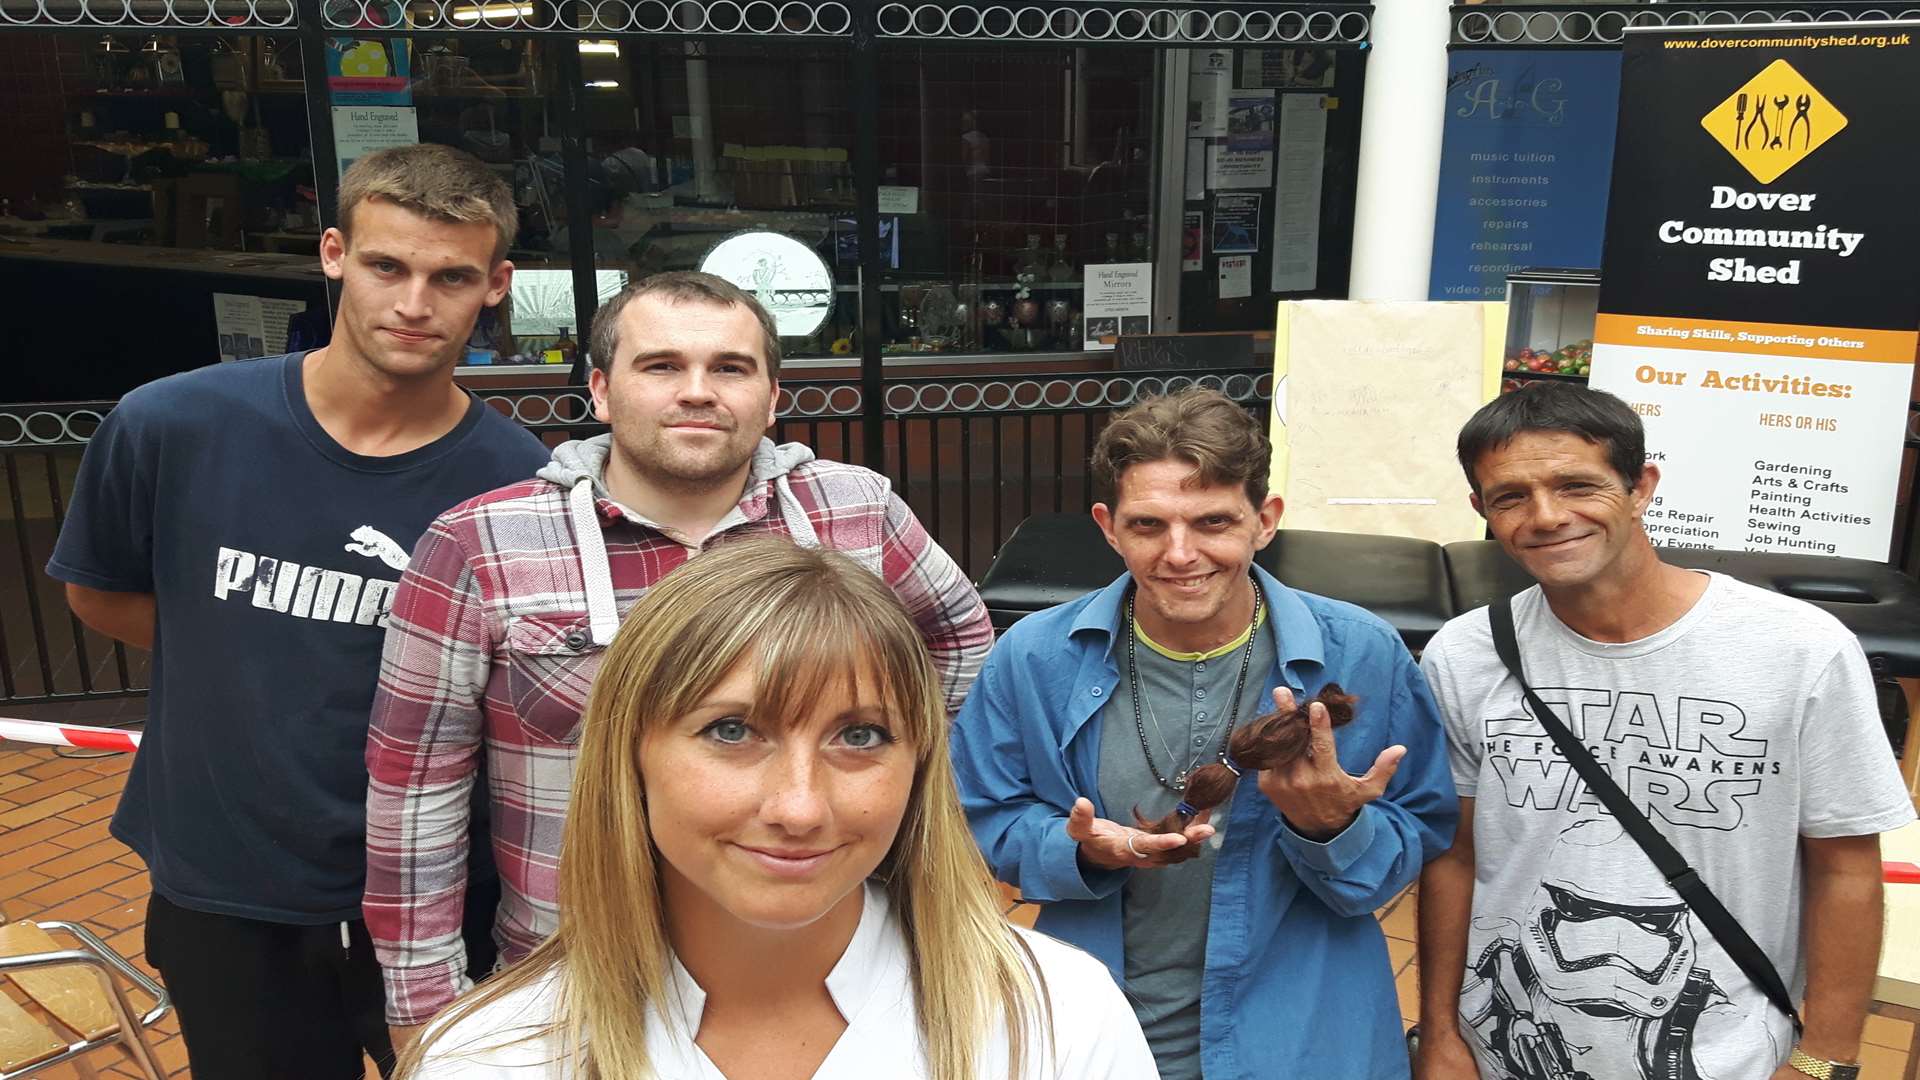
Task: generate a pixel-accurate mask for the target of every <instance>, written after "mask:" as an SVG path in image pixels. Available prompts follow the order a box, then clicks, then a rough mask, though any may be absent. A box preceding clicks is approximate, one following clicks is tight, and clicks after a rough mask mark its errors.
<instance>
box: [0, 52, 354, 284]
mask: <svg viewBox="0 0 1920 1080" xmlns="http://www.w3.org/2000/svg"><path fill="white" fill-rule="evenodd" d="M0 43H3V44H4V48H5V50H6V54H5V55H6V57H7V59H8V60H9V61H11V63H10V65H9V66H12V67H14V70H15V72H16V74H15V75H14V77H13V79H12V80H10V82H9V84H8V85H7V87H6V91H7V92H6V93H5V95H4V100H0V117H4V119H0V125H4V129H5V134H6V135H7V136H8V138H7V139H6V142H7V145H8V146H9V149H10V150H13V151H18V152H15V153H9V154H8V155H6V161H5V162H4V163H0V199H4V200H5V205H4V207H0V209H4V210H5V211H6V212H5V214H4V216H3V219H0V232H6V233H10V234H13V235H19V236H37V237H48V238H53V239H60V240H72V241H84V242H90V243H112V244H133V245H158V246H162V247H178V248H191V249H215V250H222V251H252V252H273V251H277V250H281V249H282V247H283V245H284V246H286V247H292V248H295V249H298V248H300V247H302V246H304V247H305V248H307V249H308V250H309V251H310V250H311V248H312V246H313V243H314V237H316V236H317V230H316V229H315V223H316V222H317V220H318V218H317V214H316V213H315V203H314V190H313V171H312V166H311V164H310V156H309V154H308V131H307V117H306V104H305V98H304V96H303V90H302V82H301V72H300V63H299V61H300V53H299V49H298V48H297V46H296V44H295V43H294V41H293V40H292V38H290V37H288V38H272V37H261V36H234V37H222V36H212V37H208V36H199V37H194V36H185V35H182V36H173V35H168V34H151V35H141V34H127V33H121V32H113V33H105V34H102V35H100V36H97V37H95V36H87V35H79V34H51V33H44V34H43V33H12V34H8V35H7V36H6V38H5V39H0Z"/></svg>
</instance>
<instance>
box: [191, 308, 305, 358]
mask: <svg viewBox="0 0 1920 1080" xmlns="http://www.w3.org/2000/svg"><path fill="white" fill-rule="evenodd" d="M306 310H307V302H306V301H305V300H284V299H281V298H279V297H274V296H244V295H241V294H239V293H214V294H213V325H214V332H215V333H217V334H218V335H219V337H220V359H221V361H223V362H227V361H233V360H252V359H254V358H256V357H261V356H279V355H280V354H282V353H284V352H286V351H287V322H288V320H290V319H292V318H293V317H294V316H295V315H299V314H301V313H302V312H304V311H306Z"/></svg>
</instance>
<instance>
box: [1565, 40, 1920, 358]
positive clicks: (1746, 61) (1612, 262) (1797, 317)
mask: <svg viewBox="0 0 1920 1080" xmlns="http://www.w3.org/2000/svg"><path fill="white" fill-rule="evenodd" d="M1916 39H1920V24H1916V23H1891V22H1876V23H1849V24H1825V25H1819V26H1786V25H1777V26H1768V27H1761V28H1754V29H1742V30H1727V29H1725V28H1713V29H1711V30H1698V31H1674V30H1667V31H1659V32H1645V33H1642V32H1633V33H1630V34H1629V35H1628V38H1627V43H1626V47H1625V56H1624V68H1623V77H1622V93H1621V98H1620V123H1619V136H1618V140H1617V143H1616V149H1615V151H1614V159H1613V187H1612V193H1611V197H1610V202H1609V206H1608V212H1607V230H1606V247H1605V254H1604V256H1603V260H1602V266H1603V271H1602V279H1601V292H1600V310H1601V311H1602V312H1603V313H1611V314H1615V315H1631V316H1652V317H1659V316H1671V317H1682V318H1695V319H1700V318H1704V319H1720V320H1734V321H1740V322H1749V323H1772V324H1779V323H1789V324H1799V325H1803V326H1824V327H1850V328H1859V329H1864V330H1913V329H1914V328H1915V327H1916V326H1920V284H1917V283H1920V273H1916V270H1915V268H1914V265H1913V263H1914V260H1915V259H1916V258H1920V181H1917V180H1916V177H1920V51H1916V50H1920V43H1917V41H1916Z"/></svg>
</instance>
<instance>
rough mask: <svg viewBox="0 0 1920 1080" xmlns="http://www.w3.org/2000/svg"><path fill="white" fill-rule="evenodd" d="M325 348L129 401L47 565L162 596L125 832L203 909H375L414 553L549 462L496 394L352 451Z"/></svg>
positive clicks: (171, 891)
mask: <svg viewBox="0 0 1920 1080" xmlns="http://www.w3.org/2000/svg"><path fill="white" fill-rule="evenodd" d="M304 359H305V354H295V355H291V356H281V357H271V358H267V359H262V360H254V361H248V362H245V363H237V364H220V365H216V366H213V367H206V368H201V369H199V370H197V371H189V372H185V373H183V374H179V375H173V376H169V377H167V378H164V379H161V380H159V381H157V382H153V383H149V384H147V385H145V386H142V387H140V388H139V389H137V390H135V391H133V392H132V393H130V394H128V395H127V396H126V397H125V398H124V399H122V400H121V402H120V404H119V405H118V406H117V407H115V408H114V410H113V411H112V412H111V413H109V414H108V415H107V418H106V421H105V422H104V423H103V424H102V425H101V426H100V429H99V431H98V432H96V433H95V435H94V437H93V440H92V441H91V442H90V443H89V444H88V446H87V452H86V457H85V460H84V461H83V462H82V463H81V466H80V476H79V481H78V485H77V488H76V490H75V492H74V496H73V502H72V506H71V508H70V509H69V511H68V513H67V520H66V524H65V526H64V527H63V528H62V529H61V530H60V540H59V542H58V544H57V545H56V546H55V548H54V553H53V559H52V561H50V562H49V563H48V564H47V572H48V573H49V574H51V575H53V576H54V577H55V578H58V579H60V580H61V581H66V582H71V583H73V584H76V585H83V586H86V587H88V588H93V589H103V590H107V591H112V592H151V593H153V594H154V595H155V597H156V598H157V606H158V609H159V615H158V625H157V626H156V627H155V634H154V645H153V691H152V697H151V700H150V702H149V710H150V711H149V715H148V720H147V729H146V734H145V735H144V737H143V740H142V743H141V747H140V753H139V754H138V755H137V756H135V758H134V762H133V770H132V772H131V774H130V775H129V776H128V778H127V787H126V792H125V794H124V795H123V796H122V797H121V800H120V807H119V810H118V812H117V813H115V814H114V818H113V835H114V836H116V837H118V838H119V839H120V841H121V842H122V843H125V844H126V845H127V846H128V847H130V848H132V849H133V850H135V851H136V852H139V854H140V857H141V858H143V859H145V860H146V862H147V866H148V867H149V869H150V870H151V872H152V876H153V887H154V888H155V889H157V890H158V891H159V892H160V893H161V895H163V896H165V897H166V898H167V899H168V900H171V901H173V902H174V903H176V904H179V905H180V906H182V907H186V908H192V909H194V910H198V911H207V912H213V913H216V914H225V915H237V916H241V917H243V918H250V919H260V920H264V921H268V922H279V923H297V924H316V923H327V922H336V921H343V920H351V919H357V918H359V917H360V899H361V890H362V888H363V886H364V883H365V875H366V859H367V856H366V792H367V770H366V764H365V754H366V745H367V722H368V714H369V712H370V711H371V709H372V706H373V691H374V683H375V680H376V679H377V678H378V676H379V669H380V649H381V644H382V641H383V639H384V638H385V634H386V625H387V610H388V608H389V607H390V606H391V605H392V602H393V591H394V587H395V586H396V585H397V584H398V583H399V579H400V572H401V571H402V570H404V569H405V568H406V565H407V558H408V555H409V554H410V553H411V552H412V551H413V545H414V542H415V541H416V540H418V539H419V537H420V534H421V533H423V532H425V531H426V528H427V525H428V524H429V523H431V522H432V520H433V519H434V517H436V516H437V515H439V514H440V513H441V512H442V511H445V510H447V509H448V508H450V507H452V506H454V505H455V504H456V503H460V502H462V501H465V500H466V499H469V498H472V497H473V496H475V495H479V494H481V493H482V492H486V491H490V490H492V489H494V488H496V487H501V486H503V485H505V484H509V483H513V482H515V481H518V480H524V479H526V478H527V477H529V476H532V475H533V473H534V472H535V470H537V469H539V468H540V467H541V466H542V465H544V464H545V463H546V461H547V457H548V455H547V451H546V449H545V448H544V447H542V446H541V444H540V442H539V440H537V439H535V438H534V437H533V436H532V435H530V434H528V433H527V432H526V431H525V430H524V429H522V428H521V427H519V426H518V425H516V424H515V423H513V422H512V421H511V420H508V419H506V418H505V417H503V416H501V415H500V414H499V413H497V412H495V411H494V410H493V409H492V408H490V407H488V406H487V405H485V404H484V403H482V402H481V401H479V400H478V399H475V400H474V401H472V403H471V404H470V405H469V407H468V409H467V415H466V416H465V417H464V418H462V419H461V421H460V423H459V425H458V426H457V427H455V428H454V429H453V430H452V431H450V432H448V433H447V434H446V435H445V436H443V437H441V438H440V439H438V440H436V441H434V442H433V443H430V444H428V445H426V446H423V447H420V448H419V449H417V450H412V451H409V452H408V453H405V454H398V455H395V456H392V457H362V456H360V455H358V454H354V453H350V452H348V451H347V450H346V449H345V448H343V447H342V446H341V445H340V444H339V443H337V442H335V441H334V440H333V438H332V437H331V436H329V435H328V434H327V433H326V430H325V429H324V428H322V427H321V426H320V424H319V422H318V421H316V420H315V419H314V416H313V413H312V411H311V410H310V409H309V408H308V407H307V399H306V394H305V392H304V391H303V389H302V382H301V362H302V360H304ZM476 854H478V853H476Z"/></svg>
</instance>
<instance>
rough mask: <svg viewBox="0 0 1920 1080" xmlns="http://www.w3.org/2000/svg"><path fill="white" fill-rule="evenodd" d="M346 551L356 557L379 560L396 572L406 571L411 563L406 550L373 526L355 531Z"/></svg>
mask: <svg viewBox="0 0 1920 1080" xmlns="http://www.w3.org/2000/svg"><path fill="white" fill-rule="evenodd" d="M346 549H347V550H348V551H351V552H353V553H354V554H355V555H365V556H366V557H367V558H369V559H379V560H380V561H381V562H383V563H386V564H387V565H388V566H391V567H393V568H394V569H395V570H405V569H406V568H407V562H408V561H409V560H408V557H407V552H406V549H405V548H403V547H401V546H400V545H399V544H396V543H394V542H393V538H392V537H390V536H388V535H387V534H386V533H383V532H381V531H380V530H379V529H376V528H374V527H373V526H371V525H362V526H360V527H359V528H357V529H355V530H353V539H352V540H350V541H348V543H347V545H346Z"/></svg>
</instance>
